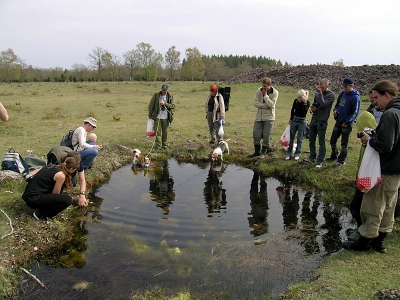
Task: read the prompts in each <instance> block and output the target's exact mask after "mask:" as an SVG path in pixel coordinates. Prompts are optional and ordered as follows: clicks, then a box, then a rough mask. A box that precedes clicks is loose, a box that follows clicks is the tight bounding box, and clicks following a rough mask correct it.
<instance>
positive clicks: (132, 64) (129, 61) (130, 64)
mask: <svg viewBox="0 0 400 300" xmlns="http://www.w3.org/2000/svg"><path fill="white" fill-rule="evenodd" d="M122 56H123V57H124V64H125V66H126V67H127V68H128V70H129V80H130V81H133V78H134V74H135V70H137V69H138V68H139V61H138V58H137V53H136V50H130V51H127V52H125V53H124V54H123V55H122Z"/></svg>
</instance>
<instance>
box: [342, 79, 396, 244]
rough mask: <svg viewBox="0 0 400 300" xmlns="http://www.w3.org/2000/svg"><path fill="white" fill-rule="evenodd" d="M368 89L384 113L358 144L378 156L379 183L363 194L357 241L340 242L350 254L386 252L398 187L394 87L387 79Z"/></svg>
mask: <svg viewBox="0 0 400 300" xmlns="http://www.w3.org/2000/svg"><path fill="white" fill-rule="evenodd" d="M371 90H372V93H371V96H372V97H373V98H374V100H375V103H376V105H377V106H378V107H379V109H380V110H381V111H383V112H384V113H383V114H382V116H381V119H380V122H379V124H378V127H377V128H376V132H375V134H374V135H373V136H372V137H371V136H369V135H368V134H366V133H365V132H364V135H363V136H362V137H361V142H362V143H365V144H366V143H368V144H369V146H371V147H372V148H373V149H375V150H376V151H377V152H378V153H379V159H380V165H381V177H382V180H381V182H380V183H379V184H377V185H375V186H374V187H373V188H372V189H371V190H370V191H369V192H368V193H364V195H363V200H362V203H361V210H360V213H361V221H362V225H361V226H360V227H359V228H358V232H359V233H360V238H359V239H358V240H357V241H355V242H354V241H346V242H343V248H345V249H348V250H353V251H366V250H369V249H371V248H373V249H375V250H377V251H379V252H386V247H385V246H384V244H383V241H384V239H385V238H386V236H387V234H388V233H389V232H391V231H392V229H393V223H394V209H395V206H396V203H397V198H398V188H399V186H400V164H398V163H394V162H398V161H399V160H400V97H397V94H398V92H399V89H398V87H397V85H396V84H394V83H393V82H391V81H389V80H382V81H379V82H377V83H375V84H374V86H373V87H372V89H371Z"/></svg>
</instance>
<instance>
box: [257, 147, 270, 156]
mask: <svg viewBox="0 0 400 300" xmlns="http://www.w3.org/2000/svg"><path fill="white" fill-rule="evenodd" d="M267 152H268V147H267V146H262V149H261V154H260V156H259V157H258V158H259V159H264V158H265V154H267Z"/></svg>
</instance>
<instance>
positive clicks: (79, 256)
mask: <svg viewBox="0 0 400 300" xmlns="http://www.w3.org/2000/svg"><path fill="white" fill-rule="evenodd" d="M158 164H159V165H158V167H154V168H150V169H149V170H147V171H144V170H132V169H131V167H130V166H126V167H123V168H121V169H120V170H118V171H116V172H114V173H113V174H112V176H111V178H110V181H109V183H108V184H105V185H103V186H102V187H101V188H100V189H99V190H98V191H97V192H96V197H95V198H94V199H92V201H91V204H90V206H89V207H88V211H87V212H86V213H85V212H82V217H80V218H79V219H78V220H77V228H76V231H77V233H76V235H75V238H74V240H73V241H72V242H71V243H69V244H68V245H67V246H66V248H65V249H64V250H60V251H57V252H56V253H52V254H50V255H48V256H46V257H45V258H42V259H41V260H40V261H36V262H34V263H33V264H32V265H31V266H29V269H30V270H31V272H32V273H33V274H35V275H36V276H37V277H38V278H39V279H40V280H42V281H43V283H44V284H45V285H46V286H47V287H48V290H43V289H41V288H40V287H39V286H38V285H37V284H36V283H34V282H33V281H32V280H29V279H28V278H27V279H26V280H24V281H23V282H22V284H21V294H22V295H21V299H129V297H130V296H131V295H132V294H133V292H132V291H137V290H146V289H149V288H150V287H151V286H155V285H159V286H162V287H163V288H164V289H165V290H167V291H179V290H181V289H182V288H185V289H186V290H188V291H190V292H191V293H193V294H194V295H197V296H199V297H204V298H205V299H207V298H211V297H212V296H219V297H220V298H221V299H260V298H262V297H270V298H272V299H273V298H276V297H277V295H279V294H280V293H281V292H282V291H283V290H284V289H285V288H287V287H288V285H290V284H294V283H298V282H305V281H308V280H310V278H311V276H312V271H313V270H315V268H316V267H317V266H318V265H319V264H320V263H321V262H322V260H323V259H324V258H325V257H326V256H327V255H330V254H332V253H334V252H336V251H339V250H340V249H341V240H342V239H343V238H344V237H345V232H344V230H345V229H346V228H348V227H349V226H352V225H350V224H349V222H350V221H349V220H350V215H349V213H348V211H347V209H344V208H341V207H334V206H332V205H327V204H324V202H323V195H316V194H313V193H311V192H307V191H304V190H302V189H300V188H298V187H297V186H295V185H294V184H287V183H286V184H284V183H282V182H279V181H278V180H276V179H273V178H265V177H262V176H259V175H258V174H257V173H255V172H254V171H252V170H250V169H247V168H244V167H240V166H238V165H234V164H229V165H227V164H223V165H218V166H214V167H211V166H210V165H209V164H204V165H196V164H191V163H179V162H177V161H176V160H174V159H170V160H168V161H165V162H158Z"/></svg>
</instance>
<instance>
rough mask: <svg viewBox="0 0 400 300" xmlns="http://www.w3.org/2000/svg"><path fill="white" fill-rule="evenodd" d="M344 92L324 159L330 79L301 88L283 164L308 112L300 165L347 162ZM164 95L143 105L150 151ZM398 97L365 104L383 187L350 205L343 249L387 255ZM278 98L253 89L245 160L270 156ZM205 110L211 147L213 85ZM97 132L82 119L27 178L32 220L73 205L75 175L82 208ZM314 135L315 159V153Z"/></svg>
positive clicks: (384, 94)
mask: <svg viewBox="0 0 400 300" xmlns="http://www.w3.org/2000/svg"><path fill="white" fill-rule="evenodd" d="M342 88H343V92H341V93H340V95H339V96H338V98H337V101H336V104H335V106H334V108H333V117H334V120H335V125H334V128H333V131H332V135H331V138H330V146H331V150H332V152H331V155H330V156H329V157H328V158H326V159H325V155H326V146H325V135H326V130H327V127H328V119H329V117H330V114H331V113H330V112H331V109H332V106H333V103H334V101H335V95H334V93H333V92H332V91H331V90H330V89H329V80H327V79H325V78H324V79H321V80H320V82H319V84H318V85H317V86H316V89H315V91H316V93H315V96H314V101H313V103H312V104H311V103H310V101H309V100H308V96H309V92H308V91H306V90H303V89H302V90H299V91H298V93H297V98H296V99H295V100H294V101H293V104H292V108H291V111H290V121H289V124H290V127H291V131H290V132H291V134H290V146H289V148H288V150H287V153H286V157H285V159H287V160H289V159H290V158H291V154H292V151H293V147H294V138H295V135H296V134H297V147H296V150H295V151H294V158H295V160H298V159H299V157H300V154H301V150H302V140H303V137H304V132H305V129H306V126H307V113H308V111H310V112H311V114H312V117H311V121H310V124H309V145H310V154H309V156H308V157H306V158H304V159H303V161H305V162H313V163H315V164H316V165H315V166H316V167H317V168H321V167H322V165H323V162H324V160H325V161H336V162H335V164H334V165H333V166H334V167H341V166H343V165H344V164H345V160H346V157H347V151H348V141H349V136H350V134H351V132H352V129H353V126H354V123H355V121H356V118H357V116H358V114H359V111H360V94H359V92H358V91H357V90H356V89H355V88H354V80H353V79H352V78H349V77H347V78H345V79H344V80H343V83H342ZM168 89H169V87H168V85H167V84H163V85H162V87H161V91H159V92H156V93H155V94H154V95H153V97H152V98H151V101H150V103H149V107H148V110H149V115H148V116H149V118H151V119H153V120H154V127H155V128H156V132H157V135H156V141H155V143H156V149H157V148H158V149H161V148H163V149H166V148H167V147H168V144H167V137H168V133H167V132H168V127H169V125H170V124H171V122H172V120H173V113H172V110H173V109H174V108H175V103H174V100H173V96H172V95H171V94H170V93H169V92H168ZM398 93H399V89H398V87H397V85H396V84H394V83H393V82H391V81H389V80H382V81H379V82H377V83H375V84H374V85H373V87H372V88H371V90H370V95H369V96H370V101H371V105H370V106H369V107H368V109H367V111H369V112H370V113H371V114H372V115H373V116H374V118H375V120H376V123H377V124H378V126H377V127H376V130H375V133H374V135H372V136H371V135H369V134H367V133H365V132H364V134H363V136H362V137H361V138H360V140H361V142H362V143H363V144H368V145H369V146H370V147H372V148H373V149H374V150H376V151H377V152H378V153H379V159H380V167H381V175H382V181H381V182H380V183H379V184H377V185H376V186H374V187H373V188H372V189H371V190H370V191H369V192H368V193H363V194H362V196H361V197H360V195H358V196H357V201H353V202H354V203H356V204H354V205H353V209H352V214H353V216H354V217H355V218H356V220H357V225H358V237H357V238H356V239H354V240H349V241H345V242H343V247H344V248H345V249H349V250H354V251H365V250H369V249H371V248H373V249H375V250H377V251H380V252H385V251H386V248H385V246H384V245H383V241H384V239H385V238H386V236H387V234H388V233H389V232H391V231H392V228H393V224H394V209H395V206H396V203H397V198H398V189H399V185H400V165H399V164H396V163H393V162H397V161H399V159H400V98H399V97H398ZM278 95H279V94H278V91H277V90H276V89H275V88H274V87H273V86H272V81H271V79H270V78H264V79H263V81H262V87H261V88H259V89H257V91H256V94H255V97H254V106H255V107H256V108H257V114H256V117H255V121H254V125H253V144H254V153H252V154H249V157H256V156H258V157H259V158H260V159H262V158H264V157H265V155H266V154H267V153H268V152H271V147H270V139H271V133H272V127H273V124H274V121H275V106H276V102H277V100H278ZM205 112H206V119H207V124H208V127H209V132H210V144H214V143H215V142H219V141H220V140H221V139H222V138H223V137H222V136H220V135H218V134H217V133H218V131H219V128H220V126H222V124H223V122H221V121H223V120H224V118H225V106H224V101H223V96H222V95H221V94H220V93H219V92H218V87H217V86H216V85H215V84H213V85H211V86H210V93H209V96H208V97H207V100H206V103H205ZM0 117H1V120H3V121H7V120H8V114H7V111H6V109H5V108H4V106H3V105H2V104H1V103H0ZM96 127H97V120H95V119H94V118H92V117H89V118H87V119H85V120H84V124H83V125H82V126H80V127H78V128H77V129H76V130H75V131H74V134H73V137H72V144H73V147H74V149H73V150H71V151H68V153H67V154H66V155H65V156H64V157H62V158H57V157H56V159H53V160H51V161H50V162H51V163H52V164H49V165H47V166H46V167H43V168H41V169H40V170H38V171H35V173H34V174H32V175H34V176H31V177H30V181H29V183H28V185H27V187H26V189H25V192H24V194H23V196H22V198H23V199H24V200H25V202H26V204H27V205H28V206H29V207H31V208H33V209H37V211H35V212H34V213H33V216H34V217H35V218H36V219H46V218H51V217H53V216H55V215H57V214H58V213H59V212H61V211H62V210H64V209H65V208H66V207H68V206H69V205H71V203H72V198H71V197H70V196H68V195H62V191H63V190H68V189H70V188H71V187H72V185H73V180H72V179H73V177H74V175H75V174H76V172H78V174H79V178H80V190H81V191H80V196H79V199H78V204H79V205H80V206H84V205H86V204H87V201H86V198H85V188H86V182H85V177H84V170H85V169H89V168H90V167H91V165H92V163H93V160H94V158H95V157H96V156H97V154H98V150H100V149H101V146H100V145H97V144H96V139H97V136H96V135H95V134H93V133H92V131H93V130H94V129H95V128H96ZM88 133H91V134H90V135H89V140H87V134H88ZM317 136H318V143H319V151H318V155H317V151H316V140H317ZM339 137H341V148H340V151H339V148H338V147H337V141H338V139H339ZM55 148H57V147H55ZM52 150H54V148H53V149H52ZM56 150H60V149H56ZM56 150H54V151H56ZM52 153H56V152H52ZM358 213H359V214H358Z"/></svg>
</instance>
